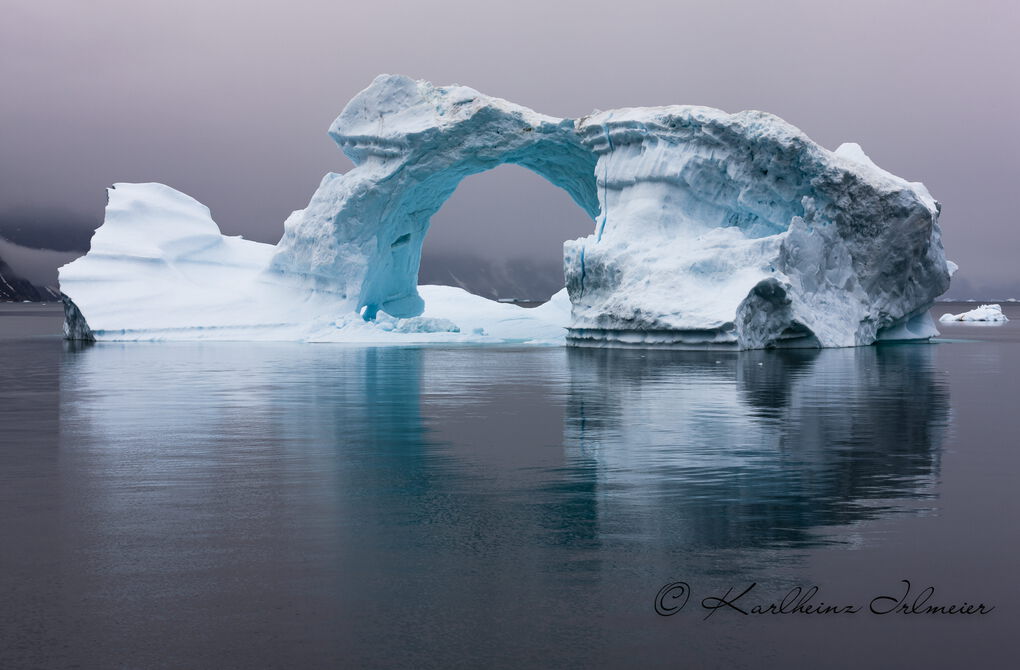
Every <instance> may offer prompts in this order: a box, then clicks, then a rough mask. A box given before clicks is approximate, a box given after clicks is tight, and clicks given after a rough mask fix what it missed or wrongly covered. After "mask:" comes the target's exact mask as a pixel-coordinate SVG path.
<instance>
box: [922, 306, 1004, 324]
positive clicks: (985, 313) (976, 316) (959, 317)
mask: <svg viewBox="0 0 1020 670" xmlns="http://www.w3.org/2000/svg"><path fill="white" fill-rule="evenodd" d="M939 321H942V322H943V323H950V322H953V321H964V322H977V321H981V322H989V321H993V322H1002V321H1009V319H1007V318H1006V315H1005V314H1003V313H1002V306H1001V305H981V306H980V307H978V308H977V309H972V310H970V311H969V312H964V313H962V314H943V315H942V316H941V317H939Z"/></svg>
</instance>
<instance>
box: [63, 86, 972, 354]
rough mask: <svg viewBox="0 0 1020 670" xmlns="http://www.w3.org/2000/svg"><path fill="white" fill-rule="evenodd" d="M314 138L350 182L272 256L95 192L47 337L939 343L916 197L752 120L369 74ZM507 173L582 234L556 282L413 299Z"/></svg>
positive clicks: (847, 154) (924, 197) (896, 182)
mask: <svg viewBox="0 0 1020 670" xmlns="http://www.w3.org/2000/svg"><path fill="white" fill-rule="evenodd" d="M329 134H330V136H331V137H332V138H333V140H334V141H335V142H336V143H337V144H338V145H339V147H340V148H341V150H342V151H343V152H344V153H345V154H346V155H347V156H348V157H349V158H350V159H351V160H352V161H353V162H354V164H355V167H354V168H353V169H352V170H350V171H349V172H347V173H345V174H332V173H331V174H327V175H326V176H325V177H324V178H323V180H322V182H321V184H320V185H319V187H318V189H317V190H316V191H315V193H314V194H313V195H312V198H311V200H310V202H309V204H308V206H307V207H305V208H304V209H302V210H298V211H296V212H294V213H293V214H292V215H291V216H290V217H288V219H287V220H286V221H285V222H284V232H283V237H282V238H281V240H280V242H279V243H278V244H277V245H267V244H261V243H257V242H252V241H248V240H244V239H242V238H240V237H228V236H224V235H222V234H221V233H220V231H219V228H218V227H217V226H216V224H215V222H214V221H213V220H212V218H211V216H210V213H209V210H208V209H207V208H205V207H204V206H203V205H201V204H200V203H198V202H197V201H195V200H194V199H192V198H190V197H188V196H186V195H184V194H183V193H180V192H178V191H175V190H174V189H172V188H170V187H168V186H164V185H161V184H117V185H115V187H114V188H113V189H111V190H110V192H109V194H110V201H109V205H108V206H107V210H106V218H105V220H104V223H103V225H102V226H101V227H100V228H99V230H98V231H97V232H96V234H95V236H94V237H93V240H92V244H91V248H90V250H89V252H88V253H87V254H86V255H85V256H84V257H82V258H80V259H78V260H76V261H74V262H72V263H70V264H68V265H66V266H64V267H63V268H61V270H60V281H61V289H62V291H63V292H64V294H65V295H66V296H68V300H67V302H66V306H67V309H66V321H67V323H66V327H65V330H66V332H67V333H68V336H69V337H85V338H89V337H91V338H95V339H100V340H103V339H114V340H149V339H227V340H229V339H233V340H258V339H273V340H301V341H339V342H372V343H417V342H529V343H541V344H563V343H567V344H571V345H577V346H664V347H683V348H687V347H725V348H741V349H751V348H766V347H777V346H782V347H787V346H795V347H833V346H854V345H865V344H871V343H873V342H875V341H878V340H889V339H894V340H912V339H920V340H923V339H927V338H929V337H931V336H933V335H935V334H937V331H936V329H935V326H934V323H933V322H932V320H931V319H930V317H929V316H928V309H929V308H930V307H931V305H932V304H933V302H934V299H935V298H936V297H937V296H939V295H940V294H942V293H943V292H944V291H945V290H946V289H947V288H948V286H949V278H950V275H951V274H952V271H953V270H954V269H955V266H954V265H953V264H952V263H950V262H948V261H947V260H946V258H945V254H944V251H943V248H942V242H941V234H940V230H939V227H938V215H939V210H940V206H939V204H938V203H937V202H936V201H935V200H934V199H933V198H932V197H931V195H930V194H929V193H928V191H927V190H926V189H925V188H924V186H923V185H922V184H920V183H912V182H907V181H906V180H903V179H901V178H899V177H896V176H894V175H892V174H890V173H888V172H886V171H884V170H882V169H881V168H879V167H877V166H876V165H875V164H874V163H873V162H872V161H871V160H870V158H868V157H867V155H866V154H865V153H864V152H863V150H861V149H860V147H859V146H857V145H854V144H844V145H843V146H841V147H840V148H839V149H837V150H836V151H835V152H830V151H827V150H826V149H824V148H822V147H820V146H819V145H817V144H815V143H814V142H812V141H811V140H810V139H809V138H808V137H807V136H806V135H804V134H803V133H802V132H800V131H799V130H797V129H796V128H794V127H793V126H791V125H789V124H787V123H786V122H784V121H782V120H781V119H779V118H778V117H775V116H772V115H770V114H766V113H764V112H753V111H752V112H740V113H738V114H727V113H725V112H722V111H720V110H716V109H711V108H708V107H694V106H673V107H655V108H630V109H620V110H611V111H607V112H596V113H593V114H591V115H589V116H586V117H583V118H581V119H560V118H556V117H551V116H546V115H543V114H539V113H537V112H535V111H533V110H531V109H528V108H526V107H522V106H520V105H516V104H513V103H511V102H508V101H506V100H502V99H499V98H494V97H490V96H487V95H484V94H482V93H479V92H478V91H476V90H474V89H471V88H468V87H465V86H446V87H440V86H434V85H432V84H430V83H428V82H425V81H415V80H412V79H410V78H407V77H403V76H397V75H382V76H380V77H377V78H376V79H375V81H374V82H373V83H372V84H371V85H370V86H369V87H368V88H367V89H365V90H364V91H362V92H361V93H359V94H358V95H357V96H355V97H354V98H353V99H352V100H351V101H350V102H349V103H348V104H347V106H346V107H345V108H344V110H343V111H342V112H341V114H340V115H339V116H338V117H337V119H336V120H335V121H334V122H333V124H332V125H331V126H330V129H329ZM504 163H512V164H517V165H521V166H523V167H525V168H527V169H529V170H532V171H534V172H536V173H537V174H539V175H541V176H542V177H544V178H545V179H547V180H548V181H549V182H550V183H552V184H554V185H555V186H558V187H560V188H562V189H563V190H564V191H566V192H567V193H568V194H569V195H570V197H571V198H572V199H573V200H574V202H575V203H577V205H578V206H579V207H580V208H581V209H582V210H583V211H584V212H585V213H586V214H587V215H588V216H589V217H590V218H591V219H592V223H593V233H592V235H590V236H588V237H586V238H583V239H581V240H575V241H568V242H567V243H566V244H565V245H564V276H565V290H564V291H563V292H561V293H559V294H557V295H556V296H554V297H553V299H552V300H551V301H550V302H549V303H547V304H546V305H543V306H542V307H538V308H533V309H527V308H523V307H519V306H516V305H511V304H505V303H496V302H493V301H489V300H485V299H484V298H480V297H478V296H472V295H470V294H468V293H467V292H465V291H462V290H459V289H453V288H449V287H419V286H418V285H417V276H418V267H419V264H420V260H421V249H422V242H423V240H424V238H425V235H426V234H427V232H428V229H429V221H430V219H431V217H432V215H433V214H434V213H435V212H436V211H438V209H439V208H440V207H441V206H442V204H443V202H444V201H445V200H446V199H447V198H449V197H450V195H451V194H452V193H453V191H454V190H455V189H456V188H457V185H458V184H459V183H460V181H461V180H462V179H463V178H464V177H466V176H468V175H470V174H474V173H477V172H482V171H484V170H488V169H491V168H493V167H496V166H498V165H501V164H504Z"/></svg>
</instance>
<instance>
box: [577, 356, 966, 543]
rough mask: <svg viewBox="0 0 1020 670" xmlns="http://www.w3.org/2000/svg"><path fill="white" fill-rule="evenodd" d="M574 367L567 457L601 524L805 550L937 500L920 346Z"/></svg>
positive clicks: (940, 395)
mask: <svg viewBox="0 0 1020 670" xmlns="http://www.w3.org/2000/svg"><path fill="white" fill-rule="evenodd" d="M569 354H570V369H571V384H572V392H571V394H570V403H569V405H568V410H567V420H566V426H565V430H566V438H565V442H566V448H567V449H568V453H570V454H571V458H572V459H573V460H575V461H576V462H577V463H578V464H581V463H586V464H588V465H589V466H590V467H591V468H593V470H594V472H595V473H596V474H595V475H594V476H595V477H596V479H597V482H598V483H597V491H596V492H595V493H593V494H592V495H593V497H594V498H595V500H596V501H597V507H598V510H599V511H598V515H599V518H600V522H601V523H604V524H605V525H606V526H607V527H613V526H614V525H616V524H618V525H620V526H633V524H650V525H654V526H656V527H659V526H668V527H669V531H668V532H671V533H673V534H674V535H676V536H677V537H684V538H687V539H688V540H689V541H690V542H691V543H692V544H694V545H711V546H738V545H739V546H744V545H749V544H771V543H777V542H778V543H785V542H804V541H809V540H810V537H811V534H812V532H813V531H815V530H817V529H818V528H820V527H825V526H830V525H835V524H847V523H852V522H854V521H858V520H862V519H867V518H870V517H872V516H874V515H876V514H879V513H882V512H883V511H889V510H890V508H891V507H895V504H893V503H891V502H890V501H893V500H896V499H906V498H914V497H925V496H927V495H930V494H931V486H932V484H933V483H934V481H935V478H936V477H937V471H938V460H939V448H940V445H941V443H942V437H943V433H944V429H945V426H946V424H947V422H948V413H949V398H948V389H947V388H946V387H945V386H944V385H943V384H942V383H941V380H940V379H939V378H938V377H937V376H936V375H935V374H934V373H933V370H932V355H933V351H932V349H931V348H929V347H903V346H886V347H878V348H866V349H837V350H828V351H823V352H817V351H812V350H796V351H793V350H789V351H775V352H747V353H742V354H739V355H736V356H734V355H730V356H722V357H721V358H720V356H719V355H718V354H712V353H705V352H671V353H667V352H656V353H652V352H641V353H638V352H632V351H619V350H615V351H614V350H597V351H588V350H583V349H580V350H571V351H570V352H569ZM657 532H660V533H661V532H664V531H662V530H661V528H660V529H659V530H658V531H657Z"/></svg>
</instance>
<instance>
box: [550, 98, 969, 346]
mask: <svg viewBox="0 0 1020 670" xmlns="http://www.w3.org/2000/svg"><path fill="white" fill-rule="evenodd" d="M577 128H578V133H579V134H580V136H581V137H582V139H583V141H584V143H585V145H586V146H588V147H589V148H590V149H591V150H592V151H593V152H595V153H597V154H598V156H599V159H598V165H597V166H596V169H595V174H596V177H597V179H598V196H599V202H600V206H601V207H600V210H601V213H600V216H599V218H598V220H597V222H596V229H595V232H594V233H593V234H592V235H591V236H589V237H587V238H584V239H581V240H577V241H574V242H568V243H567V244H566V258H565V268H566V279H567V287H568V289H569V292H570V298H571V301H572V302H573V306H574V307H573V316H574V318H573V323H572V327H571V330H570V335H569V338H570V340H571V341H572V342H573V343H575V344H582V345H584V344H587V345H599V344H635V345H651V344H659V345H682V346H711V345H724V346H725V345H737V346H739V347H741V348H760V347H765V346H827V347H829V346H852V345H860V344H870V343H872V342H874V341H875V340H876V339H879V338H882V337H891V338H897V339H923V338H927V337H929V336H930V335H933V334H935V333H936V331H935V329H934V326H933V324H931V321H930V319H929V318H928V316H927V309H928V308H929V307H930V306H931V304H932V302H933V301H934V299H935V298H936V297H937V296H938V295H940V294H942V293H943V292H944V291H945V290H946V289H947V288H948V286H949V275H950V267H951V265H950V264H947V262H946V260H945V255H944V253H943V250H942V244H941V239H940V232H939V227H938V213H939V205H938V204H937V203H936V202H935V200H934V199H933V198H932V197H931V196H930V195H929V194H928V191H927V190H926V189H925V188H924V186H923V185H921V184H917V183H913V184H912V183H908V182H906V181H905V180H903V179H900V178H899V177H895V176H893V175H891V174H889V173H888V172H885V171H883V170H881V169H879V168H878V167H876V166H875V165H874V163H872V162H871V161H870V159H868V158H867V156H865V155H864V153H863V152H862V151H860V148H859V147H857V146H856V145H844V147H841V149H840V150H838V151H836V152H835V153H833V152H829V151H827V150H825V149H824V148H822V147H820V146H818V145H817V144H815V143H814V142H812V141H811V140H810V139H808V137H807V136H806V135H804V134H803V133H802V132H800V131H799V130H798V129H796V128H794V127H793V126H791V125H790V124H788V123H786V122H784V121H783V120H782V119H779V118H778V117H776V116H773V115H771V114H766V113H764V112H741V113H739V114H726V113H725V112H722V111H720V110H716V109H711V108H707V107H692V106H676V107H660V108H635V109H621V110H613V111H608V112H602V113H598V114H593V115H591V116H589V117H585V118H583V119H581V120H580V121H579V122H578V124H577Z"/></svg>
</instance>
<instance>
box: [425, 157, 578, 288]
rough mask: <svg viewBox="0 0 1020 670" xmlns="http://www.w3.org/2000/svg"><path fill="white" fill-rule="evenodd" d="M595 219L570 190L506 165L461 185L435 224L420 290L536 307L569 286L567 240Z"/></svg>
mask: <svg viewBox="0 0 1020 670" xmlns="http://www.w3.org/2000/svg"><path fill="white" fill-rule="evenodd" d="M593 230H594V220H593V218H592V217H590V216H589V214H588V212H586V211H584V210H583V209H581V208H579V207H578V206H577V204H576V203H575V202H574V201H572V200H571V199H570V198H568V197H565V196H564V194H563V193H562V191H561V190H560V189H558V188H556V187H554V186H553V185H551V184H549V183H548V182H547V181H546V180H545V179H543V178H542V177H540V176H538V175H536V174H534V173H533V172H531V171H530V170H527V169H521V167H520V166H517V165H511V164H504V165H500V166H497V167H495V168H493V169H491V170H487V171H484V172H481V173H478V174H474V175H471V176H470V177H467V178H465V179H464V180H462V181H461V182H460V184H459V185H458V187H457V189H456V190H455V191H454V192H453V194H452V195H451V196H450V198H449V199H448V200H447V201H446V202H444V203H443V204H442V205H441V207H440V209H439V211H438V212H436V214H435V215H434V216H433V217H432V219H431V221H430V223H429V229H428V234H427V235H426V236H425V240H424V243H423V250H422V256H421V263H420V266H419V270H418V284H419V285H426V284H439V285H445V286H456V287H459V288H462V289H464V290H466V291H468V292H469V293H474V294H476V295H480V296H482V297H485V298H488V299H491V300H510V299H515V300H518V301H522V302H527V301H533V302H534V304H538V302H540V301H542V300H545V299H547V298H548V297H549V296H551V295H552V294H554V293H556V292H557V291H559V290H560V289H562V288H563V286H564V278H563V242H564V241H566V240H568V239H575V238H578V237H583V236H585V235H590V234H591V233H592V231H593Z"/></svg>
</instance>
